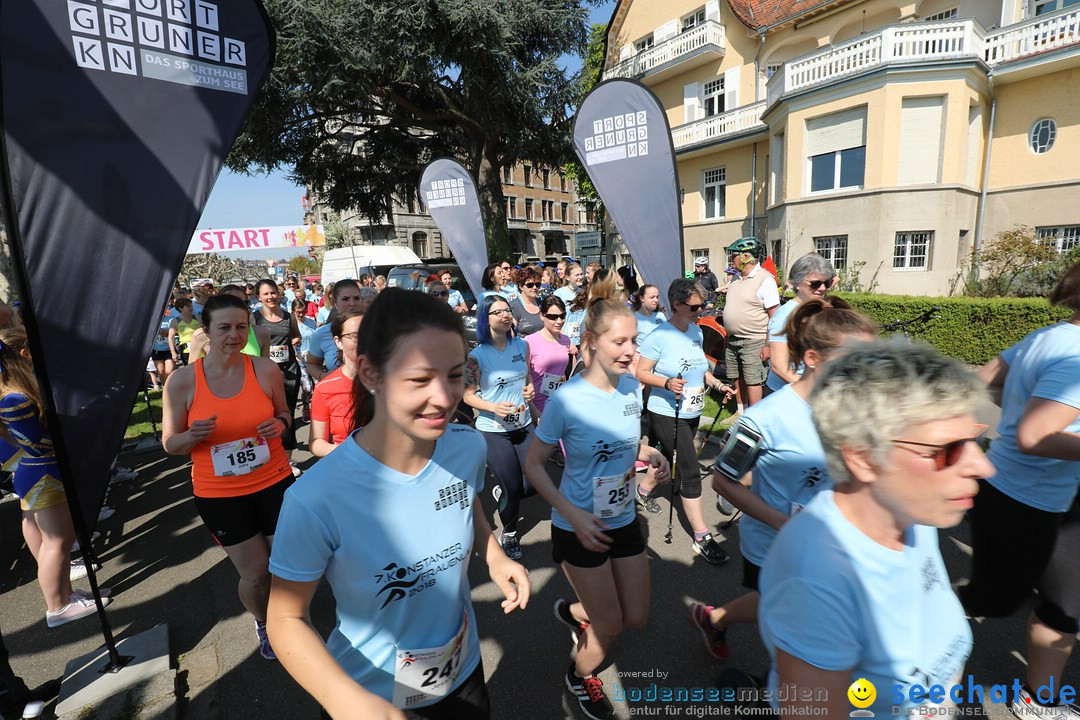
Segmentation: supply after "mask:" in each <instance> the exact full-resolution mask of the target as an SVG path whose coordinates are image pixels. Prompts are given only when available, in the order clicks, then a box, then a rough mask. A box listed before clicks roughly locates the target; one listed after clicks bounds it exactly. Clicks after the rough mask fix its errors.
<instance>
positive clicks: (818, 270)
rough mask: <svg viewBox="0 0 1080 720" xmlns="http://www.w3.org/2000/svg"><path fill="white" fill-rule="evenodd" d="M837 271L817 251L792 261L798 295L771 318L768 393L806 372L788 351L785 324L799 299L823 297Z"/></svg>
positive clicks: (792, 278)
mask: <svg viewBox="0 0 1080 720" xmlns="http://www.w3.org/2000/svg"><path fill="white" fill-rule="evenodd" d="M835 274H836V271H835V270H834V269H833V266H832V263H830V262H829V261H828V260H826V259H825V258H823V257H822V256H820V255H818V254H816V253H810V254H809V255H803V256H802V257H801V258H799V259H798V260H796V261H795V262H793V263H791V270H790V271H789V272H788V282H790V283H791V285H792V286H793V287H794V288H795V297H794V298H792V299H791V300H788V301H787V302H786V303H784V304H783V305H781V306H780V307H779V308H778V309H777V310H776V312H775V313H773V316H772V317H771V318H769V377H768V379H766V381H765V388H764V389H763V390H762V392H763V393H764V395H765V396H767V395H769V394H770V393H774V392H776V391H777V390H779V389H780V388H782V387H784V386H785V385H787V384H788V383H792V382H795V380H797V379H798V377H799V375H800V374H802V367H801V366H800V365H799V364H798V363H796V362H793V360H792V358H791V354H790V352H789V351H788V342H787V336H786V335H785V334H784V328H786V327H787V321H788V317H789V316H790V315H791V313H792V312H794V311H795V308H797V307H799V303H804V302H807V301H809V300H814V299H819V300H820V299H821V298H823V297H825V296H826V294H828V292H829V286H830V285H832V279H833V275H835Z"/></svg>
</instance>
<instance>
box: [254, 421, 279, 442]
mask: <svg viewBox="0 0 1080 720" xmlns="http://www.w3.org/2000/svg"><path fill="white" fill-rule="evenodd" d="M255 430H257V431H258V433H259V437H261V438H266V439H267V440H269V439H270V438H276V437H278V436H279V435H281V433H283V432H285V421H284V420H282V419H281V418H279V417H277V416H274V417H272V418H270V419H269V420H265V421H263V422H261V423H259V425H258V426H257V427H256V428H255Z"/></svg>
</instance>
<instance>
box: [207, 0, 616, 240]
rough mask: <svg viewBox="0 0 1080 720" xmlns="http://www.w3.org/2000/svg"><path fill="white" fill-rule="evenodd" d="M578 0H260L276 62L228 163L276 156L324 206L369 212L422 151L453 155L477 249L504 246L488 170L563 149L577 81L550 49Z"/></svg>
mask: <svg viewBox="0 0 1080 720" xmlns="http://www.w3.org/2000/svg"><path fill="white" fill-rule="evenodd" d="M583 2H595V0H534V1H532V2H520V1H518V0H443V1H442V2H400V3H398V2H394V3H390V2H385V1H384V0H267V2H266V7H267V10H268V11H269V13H270V15H271V18H272V19H273V20H274V24H275V26H276V28H277V32H278V36H277V62H276V65H275V68H274V69H273V71H272V72H271V75H270V78H269V79H268V81H267V84H266V86H265V87H264V89H263V92H262V93H261V94H260V95H259V97H258V98H257V99H256V103H255V107H254V109H253V111H252V114H251V115H250V117H249V118H248V121H247V123H246V125H245V127H244V130H243V132H242V134H241V136H240V138H239V139H238V140H237V142H236V144H235V146H234V147H233V151H232V153H231V155H230V156H229V160H228V164H229V167H231V168H232V169H234V170H238V171H242V172H246V171H250V170H252V169H258V170H271V169H274V168H278V167H282V166H285V167H289V168H291V173H292V178H293V179H294V180H295V181H297V182H299V183H300V184H303V185H307V186H309V187H311V188H312V189H313V190H314V192H315V193H317V194H318V195H319V197H320V198H321V199H322V200H323V201H325V202H326V203H327V204H328V205H329V206H330V207H331V208H333V209H335V210H337V211H344V210H346V209H350V208H355V209H356V210H357V211H358V212H359V213H360V214H361V215H363V216H364V217H366V218H368V219H370V220H372V221H373V222H377V221H378V220H379V219H380V218H382V217H386V216H388V215H389V214H390V197H391V195H397V196H398V197H401V198H407V197H409V196H410V195H415V193H416V186H417V183H418V182H419V177H420V171H421V169H422V168H423V167H424V166H425V165H426V164H427V163H428V162H430V161H431V160H432V159H434V158H436V157H439V156H444V155H445V156H451V157H455V158H457V159H458V160H460V161H461V162H462V164H463V165H464V166H465V167H466V168H468V169H469V171H470V173H471V174H472V176H473V178H474V180H475V182H476V186H477V189H478V191H479V195H480V203H481V208H482V212H483V216H484V221H485V225H486V227H487V232H488V245H489V251H490V252H491V254H492V256H493V257H506V256H508V254H509V250H510V240H509V231H508V229H507V226H506V214H505V202H504V200H503V194H502V185H501V177H500V175H501V173H500V169H501V168H502V167H505V166H508V165H511V164H513V163H516V162H518V161H531V162H532V163H533V164H535V165H551V166H560V165H562V164H563V163H565V162H566V161H567V159H568V158H569V157H570V155H571V150H570V144H569V120H568V118H569V115H570V113H571V111H572V106H573V103H574V101H575V100H576V98H577V96H578V83H577V78H576V76H574V75H571V74H569V73H568V72H567V71H566V70H564V69H563V68H562V67H561V66H560V64H559V58H560V56H561V55H562V54H564V53H573V54H577V55H580V54H581V51H582V50H583V49H584V46H585V17H586V11H585V8H584V7H583V5H582V3H583Z"/></svg>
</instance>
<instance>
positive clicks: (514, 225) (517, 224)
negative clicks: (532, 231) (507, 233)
mask: <svg viewBox="0 0 1080 720" xmlns="http://www.w3.org/2000/svg"><path fill="white" fill-rule="evenodd" d="M506 226H507V227H508V228H510V229H511V230H528V229H529V221H528V220H525V219H524V218H509V219H507V221H506Z"/></svg>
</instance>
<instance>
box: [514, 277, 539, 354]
mask: <svg viewBox="0 0 1080 720" xmlns="http://www.w3.org/2000/svg"><path fill="white" fill-rule="evenodd" d="M518 279H519V281H520V286H519V291H520V293H521V294H520V295H519V296H518V297H517V299H516V300H511V301H510V310H511V311H512V312H513V314H514V321H515V322H516V323H517V325H516V327H515V328H514V329H515V331H516V332H517V334H518V337H527V336H529V335H532V334H533V333H534V332H537V331H538V330H540V329H541V328H543V327H544V321H543V320H542V319H541V317H540V304H539V302H540V301H539V296H540V273H539V271H537V269H536V268H534V267H533V266H531V265H526V266H525V267H523V268H521V270H519V271H518Z"/></svg>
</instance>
